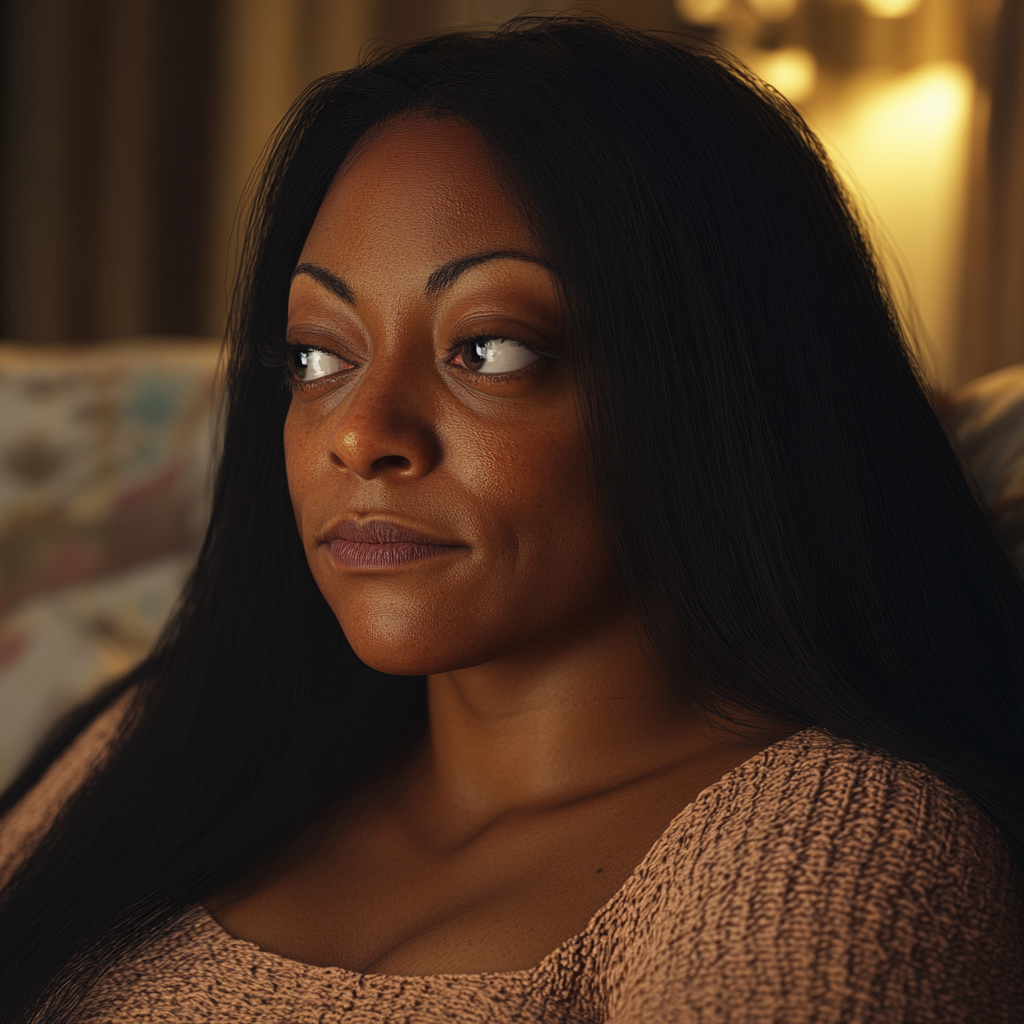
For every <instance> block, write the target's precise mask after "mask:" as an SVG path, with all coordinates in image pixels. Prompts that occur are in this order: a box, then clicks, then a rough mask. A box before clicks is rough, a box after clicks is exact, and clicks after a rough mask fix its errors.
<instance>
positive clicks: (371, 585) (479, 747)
mask: <svg viewBox="0 0 1024 1024" xmlns="http://www.w3.org/2000/svg"><path fill="white" fill-rule="evenodd" d="M494 253H498V254H504V255H499V256H496V257H493V258H490V259H487V260H481V261H478V262H475V263H467V262H463V263H460V262H459V261H465V260H466V258H467V257H478V256H482V255H484V254H494ZM510 254H520V255H518V256H514V255H510ZM298 267H299V269H298V270H297V272H296V274H295V277H294V280H293V282H292V289H291V296H290V301H289V310H288V334H287V340H288V342H289V344H291V345H295V346H299V348H297V349H295V353H294V356H293V363H294V364H295V365H297V366H299V373H300V375H303V376H305V377H306V378H307V380H306V381H304V382H297V383H296V385H295V390H294V393H293V398H292V402H291V407H290V410H289V413H288V418H287V422H286V425H285V432H284V446H285V455H286V462H287V469H288V483H289V488H290V491H291V495H292V502H293V506H294V509H295V519H296V522H297V524H298V528H299V531H300V534H301V536H302V540H303V544H304V546H305V549H306V553H307V556H308V559H309V564H310V567H311V569H312V571H313V575H314V577H315V578H316V581H317V584H318V585H319V587H320V589H321V591H322V592H323V594H324V596H325V597H326V599H327V601H328V602H329V604H330V606H331V608H332V609H333V610H334V612H335V614H336V616H337V618H338V622H339V623H340V624H341V627H342V628H343V629H344V631H345V634H346V636H347V637H348V639H349V641H350V642H351V644H352V646H353V648H354V649H355V651H356V653H357V654H358V655H359V657H360V658H362V659H363V660H364V661H365V662H366V663H368V664H369V665H371V666H373V667H374V668H376V669H379V670H381V671H383V672H388V673H394V674H399V675H410V676H411V675H416V676H422V675H426V676H427V677H428V693H429V708H430V728H429V734H428V735H427V736H426V738H425V739H424V740H423V742H422V743H421V744H420V745H418V746H417V748H416V749H415V750H413V751H411V752H410V754H409V756H408V757H407V758H406V759H405V760H404V761H403V762H402V763H401V764H400V765H398V766H397V767H396V768H395V769H393V770H392V771H390V772H389V773H388V774H387V776H386V777H382V778H380V779H378V780H376V781H375V783H374V784H373V785H372V786H370V787H369V788H368V789H366V790H365V791H364V792H362V793H361V794H360V795H359V796H358V797H357V798H354V799H351V800H348V801H347V802H345V803H344V804H342V805H341V806H338V807H335V808H334V809H332V811H331V813H330V814H328V815H326V816H324V818H323V819H322V820H321V821H320V822H318V823H317V825H316V826H315V827H314V828H312V829H310V830H309V831H308V832H307V833H306V834H305V835H303V836H302V837H300V838H299V839H298V840H296V841H295V842H294V843H293V844H292V846H291V847H290V848H289V849H288V850H287V851H286V852H285V854H284V855H282V856H279V857H277V858H275V859H274V861H273V862H272V863H270V864H268V865H265V866H264V868H263V870H262V871H261V872H259V873H258V874H256V875H254V876H252V877H251V878H250V879H248V880H247V881H246V883H245V884H244V885H242V886H240V887H238V888H237V889H234V890H233V891H232V892H231V893H224V894H221V895H220V896H219V897H218V898H217V899H216V900H213V901H211V903H210V906H211V909H212V910H213V912H214V914H215V916H216V917H217V919H218V920H219V921H220V923H221V924H222V925H223V926H224V927H225V928H226V929H227V930H228V931H229V932H231V933H232V934H233V935H235V936H237V937H239V938H243V939H247V940H249V941H252V942H254V943H256V944H257V945H259V946H260V947H262V948H263V949H266V950H270V951H273V952H276V953H279V954H281V955H283V956H286V957H289V958H291V959H294V960H300V961H305V962H308V963H313V964H319V965H336V966H341V967H346V968H349V969H351V970H356V971H361V972H372V973H390V974H434V973H477V972H486V971H509V970H520V969H525V968H529V967H532V966H534V965H535V964H537V963H538V962H539V961H540V960H541V959H543V958H544V956H546V955H547V954H548V953H550V952H551V951H552V950H554V949H555V948H556V947H557V946H558V945H560V944H561V943H562V942H564V941H565V940H566V939H567V938H569V937H571V936H572V935H574V934H575V933H577V932H579V931H580V930H582V929H583V928H584V927H585V926H586V923H587V921H588V920H589V919H590V917H591V916H592V915H593V913H594V912H595V911H596V910H597V909H598V908H599V907H600V906H601V905H603V904H604V903H605V902H606V901H607V900H608V899H609V898H610V897H611V896H612V895H613V894H614V893H615V891H616V890H617V889H618V888H619V887H620V886H621V885H622V883H623V882H624V881H625V880H626V878H627V877H628V876H629V874H630V873H631V871H632V870H633V869H634V867H635V866H636V865H637V864H638V863H639V862H640V861H641V860H642V859H643V857H644V855H645V854H646V852H647V851H648V849H649V848H650V847H651V845H652V844H653V843H654V842H655V841H656V839H657V838H658V836H659V835H660V834H661V833H662V832H663V830H664V829H665V828H666V826H667V825H668V824H669V822H670V821H671V819H672V818H673V817H674V816H675V815H676V814H678V813H679V812H680V810H682V808H683V807H685V806H686V804H688V803H689V802H690V801H692V800H693V798H694V797H695V796H696V795H697V794H698V793H699V792H700V791H701V790H702V789H704V788H705V787H707V786H708V785H710V784H711V783H713V782H715V781H716V780H717V779H719V778H720V777H721V776H722V775H723V774H724V773H725V772H727V771H729V770H730V769H731V768H733V767H735V766H736V765H738V764H740V763H742V762H743V761H745V760H747V759H748V758H749V757H751V756H752V755H753V754H755V753H756V752H757V751H758V750H760V749H762V748H763V747H765V746H766V745H768V744H769V743H771V742H774V741H775V740H777V739H779V738H781V737H782V736H784V735H786V734H788V733H789V732H792V727H785V726H783V725H779V724H778V723H775V724H770V723H766V722H760V721H759V722H758V726H759V728H758V731H757V732H756V733H755V734H752V735H749V738H748V739H746V740H743V741H740V740H738V739H737V738H736V737H735V736H734V735H730V734H727V733H726V732H725V731H724V730H718V729H716V728H715V727H709V726H702V725H700V724H699V723H698V722H697V721H696V720H695V718H694V717H693V716H692V715H691V714H690V713H689V712H688V711H687V710H686V709H685V708H683V707H682V705H680V704H679V703H678V702H677V701H675V700H673V699H672V697H671V696H670V695H669V693H668V692H667V690H666V689H665V688H664V686H663V685H662V684H661V683H660V682H659V681H658V679H657V678H656V677H655V676H654V675H653V674H652V673H651V671H650V670H649V669H648V667H647V665H646V664H645V661H644V658H643V656H642V654H641V651H640V648H639V647H638V644H637V641H636V637H635V635H634V630H633V626H632V624H631V621H630V617H629V615H628V612H627V610H626V608H625V606H624V604H623V601H622V598H621V596H620V594H619V590H618V588H617V586H616V582H615V574H614V571H613V566H612V562H611V558H610V556H609V553H608V547H607V544H606V541H605V539H604V535H603V531H602V528H601V524H600V522H599V520H598V516H597V513H596V510H595V505H594V500H593V496H592V491H591V487H590V485H589V483H588V477H587V472H586V463H585V457H584V444H583V439H582V437H581V434H580V427H579V423H578V418H577V411H576V404H575V401H574V397H573V381H572V359H571V355H570V353H569V352H568V351H567V348H566V345H565V339H564V337H563V332H562V327H561V317H560V306H559V298H558V289H557V286H556V280H555V277H554V276H553V274H552V272H551V271H550V270H548V269H547V268H546V266H545V263H544V259H543V254H542V252H541V250H540V248H539V246H538V244H537V242H536V240H535V239H534V237H533V235H532V233H531V231H530V229H529V228H528V226H527V223H526V222H525V220H524V218H523V216H522V215H521V213H520V212H519V210H518V209H517V207H516V205H515V204H514V203H513V202H512V201H511V200H510V199H509V198H508V196H507V195H506V193H505V192H504V191H503V189H502V186H501V185H500V184H499V181H498V179H497V177H496V176H495V173H494V171H493V169H492V166H491V164H490V161H489V159H488V155H487V152H486V149H485V148H484V145H483V142H482V140H481V139H480V137H479V136H478V135H477V134H476V132H475V131H474V130H473V129H472V128H470V127H469V126H467V125H464V124H462V123H461V122H458V121H455V120H451V119H448V120H437V119H428V118H426V117H422V116H408V117H404V118H402V119H400V120H398V121H394V122H391V123H390V124H389V125H388V126H386V127H385V128H384V129H383V130H382V131H381V132H380V133H377V134H376V135H374V136H373V137H372V138H371V139H370V140H369V141H368V142H367V143H366V144H364V145H362V146H360V147H359V148H358V149H357V151H356V153H354V154H353V156H352V157H350V158H349V160H348V161H346V163H345V165H344V166H343V167H342V169H341V170H340V172H339V174H338V176H337V178H336V180H335V182H334V184H333V185H332V187H331V189H330V191H329V192H328V194H327V197H326V198H325V200H324V203H323V205H322V207H321V209H320V211H319V214H318V215H317V218H316V221H315V223H314V225H313V228H312V230H311V231H310V234H309V237H308V239H307V241H306V244H305V247H304V249H303V251H302V255H301V258H300V260H299V265H298ZM479 336H488V337H490V338H494V339H511V341H508V340H506V341H501V340H496V341H491V342H489V343H486V348H485V352H484V354H487V353H490V355H491V356H493V357H494V358H493V361H492V362H490V363H485V364H482V365H479V364H478V363H477V362H475V361H474V356H476V355H479V354H480V353H479V351H478V350H477V349H475V348H473V347H472V346H466V345H462V346H461V347H460V345H459V343H460V342H465V341H466V340H467V339H471V338H474V337H479ZM512 341H517V342H520V343H521V344H520V345H519V346H517V345H515V344H512ZM481 344H484V343H481ZM523 346H532V347H533V348H534V349H536V350H539V351H541V352H543V353H544V354H537V352H534V351H530V350H529V349H528V348H525V347H523ZM311 348H312V349H316V350H318V351H316V352H311V351H310V349H311ZM622 358H623V359H628V358H630V355H629V352H628V351H625V350H624V351H623V352H622ZM303 361H304V362H305V364H306V368H303V367H302V365H301V364H302V363H303ZM510 368H511V369H510ZM487 369H498V370H501V371H504V372H501V373H486V372H480V371H482V370H487ZM353 524H354V525H353ZM402 529H404V530H405V531H407V533H406V535H404V536H403V535H402V534H401V533H400V532H396V531H401V530H402ZM410 531H411V534H410ZM339 534H345V536H339ZM410 536H411V539H410ZM427 542H430V543H427ZM382 563H383V564H382ZM295 642H296V643H301V637H296V638H295ZM388 685H391V684H388ZM747 718H748V719H749V720H751V721H754V719H753V716H747Z"/></svg>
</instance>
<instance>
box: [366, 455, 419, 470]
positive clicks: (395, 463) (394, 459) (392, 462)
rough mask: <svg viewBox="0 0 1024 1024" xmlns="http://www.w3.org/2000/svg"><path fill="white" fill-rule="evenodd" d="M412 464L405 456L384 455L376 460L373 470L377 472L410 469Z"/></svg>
mask: <svg viewBox="0 0 1024 1024" xmlns="http://www.w3.org/2000/svg"><path fill="white" fill-rule="evenodd" d="M411 465H412V463H411V462H410V461H409V460H408V459H407V458H406V457H405V456H404V455H382V456H381V457H380V458H379V459H375V460H374V463H373V468H374V469H376V470H381V469H388V468H390V469H408V468H409V467H410V466H411Z"/></svg>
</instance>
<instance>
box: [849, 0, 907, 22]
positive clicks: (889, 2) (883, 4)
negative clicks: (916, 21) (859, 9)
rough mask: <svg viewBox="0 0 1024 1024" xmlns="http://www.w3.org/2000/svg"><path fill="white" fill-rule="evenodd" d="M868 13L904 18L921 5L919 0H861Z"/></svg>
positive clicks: (881, 16)
mask: <svg viewBox="0 0 1024 1024" xmlns="http://www.w3.org/2000/svg"><path fill="white" fill-rule="evenodd" d="M861 3H862V4H863V6H864V9H865V10H866V11H867V12H868V14H872V15H874V16H875V17H876V18H905V17H906V16H907V15H908V14H913V13H914V11H916V10H917V9H918V7H920V6H921V0H861Z"/></svg>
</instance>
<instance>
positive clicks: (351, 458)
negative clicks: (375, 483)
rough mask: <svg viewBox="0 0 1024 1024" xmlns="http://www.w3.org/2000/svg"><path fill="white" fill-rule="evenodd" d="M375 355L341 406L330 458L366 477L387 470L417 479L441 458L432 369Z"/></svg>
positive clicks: (330, 447) (387, 471)
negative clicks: (407, 364)
mask: <svg viewBox="0 0 1024 1024" xmlns="http://www.w3.org/2000/svg"><path fill="white" fill-rule="evenodd" d="M424 369H425V368H417V371H413V370H412V369H411V368H410V367H408V366H406V367H402V366H400V365H389V361H388V360H386V359H383V358H382V359H380V360H376V359H375V360H374V361H373V362H372V363H371V364H370V365H369V366H367V367H366V368H364V371H363V374H362V376H361V377H360V379H359V380H358V381H356V382H355V383H354V385H353V389H352V391H351V392H350V394H349V395H348V396H347V399H346V401H345V402H344V403H343V404H342V406H341V407H340V408H339V410H338V411H339V419H338V421H337V422H336V423H335V424H334V427H333V429H332V432H331V436H330V440H329V451H328V457H329V458H330V461H331V463H332V464H333V465H334V466H336V467H337V468H339V469H344V470H347V471H348V472H351V473H354V474H355V475H356V476H358V477H361V478H362V479H364V480H371V479H374V478H375V477H380V476H382V475H386V474H394V475H396V476H398V477H400V478H407V479H415V478H417V477H421V476H425V475H426V474H427V473H429V472H430V471H431V470H432V469H433V468H434V467H435V466H436V465H437V463H438V461H439V459H440V453H441V447H440V443H439V440H438V436H437V424H436V412H435V401H434V398H433V395H432V390H433V389H432V387H431V381H430V380H429V370H427V371H426V372H423V371H424Z"/></svg>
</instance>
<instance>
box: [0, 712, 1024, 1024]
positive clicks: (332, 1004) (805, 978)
mask: <svg viewBox="0 0 1024 1024" xmlns="http://www.w3.org/2000/svg"><path fill="white" fill-rule="evenodd" d="M112 727H113V720H112V718H111V716H110V713H108V715H107V716H106V717H105V719H104V720H100V721H97V723H95V724H94V726H93V727H92V729H91V730H90V732H89V733H87V734H85V735H83V736H82V737H81V738H80V739H79V741H78V742H77V744H76V745H75V747H73V748H72V749H71V750H70V751H69V752H68V753H67V754H66V755H65V757H64V758H63V759H62V761H61V762H58V763H57V764H56V765H55V766H54V767H53V768H52V769H51V771H50V774H49V775H48V776H47V777H46V778H44V780H43V781H42V782H41V783H40V785H39V786H38V787H37V788H36V789H35V790H34V791H33V792H32V793H31V794H30V795H29V797H27V798H26V799H25V800H24V801H23V802H22V803H21V804H20V805H19V806H18V807H17V808H15V810H14V811H13V812H12V814H11V815H10V816H9V817H8V819H7V820H6V821H5V822H4V827H3V830H2V832H0V865H3V864H5V863H6V864H7V866H8V870H9V869H10V867H11V866H13V864H14V862H15V861H16V860H17V859H19V858H20V857H21V856H23V855H24V853H25V851H26V850H27V849H29V848H30V847H31V845H32V843H33V842H34V840H35V838H36V837H37V836H38V835H39V834H40V830H41V829H44V828H45V823H46V821H48V820H49V818H50V817H51V816H52V814H53V813H54V812H55V810H56V808H57V807H59V806H60V803H61V801H62V800H63V799H65V798H66V794H67V793H68V792H69V791H70V789H71V788H72V787H73V785H74V783H75V780H76V779H77V778H80V777H81V776H82V774H83V773H84V771H85V770H86V766H87V765H88V763H90V761H91V760H92V759H93V758H94V757H96V756H97V754H98V752H100V751H102V749H103V746H104V744H105V743H106V740H107V737H108V736H109V734H110V731H111V729H112ZM1014 878H1015V873H1014V869H1013V865H1012V861H1011V858H1010V855H1009V851H1008V849H1007V847H1006V844H1005V843H1004V841H1003V840H1002V838H1001V837H1000V835H999V833H998V832H997V831H996V829H995V828H994V826H993V825H992V824H991V823H990V821H989V820H988V819H987V818H986V817H985V816H984V815H983V814H982V813H981V812H980V811H979V810H978V809H977V807H976V806H975V805H974V803H973V802H972V801H971V800H969V799H968V798H967V797H966V796H964V795H963V794H961V793H960V792H959V791H957V790H955V789H953V788H951V787H950V786H948V785H946V784H945V783H944V782H942V781H941V780H940V779H938V778H937V777H936V776H935V775H934V774H933V773H931V772H930V771H928V770H927V769H925V768H923V767H921V766H919V765H915V764H910V763H908V762H905V761H900V760H898V759H896V758H893V757H891V756H890V755H888V754H886V753H883V752H880V751H877V750H873V749H869V748H864V747H861V746H858V745H856V744H854V743H850V742H848V741H845V740H839V739H836V738H834V737H833V736H831V735H829V734H828V733H826V732H823V731H821V730H817V729H805V730H803V731H802V732H799V733H796V734H795V735H793V736H790V737H788V738H787V739H784V740H782V741H781V742H779V743H776V744H773V745H772V746H770V747H768V748H766V749H765V750H763V751H761V752H760V753H759V754H757V755H755V756H754V757H752V758H750V759H749V760H748V761H746V762H744V763H743V764H742V765H740V766H739V767H738V768H735V769H733V770H732V771H730V772H729V773H728V774H726V775H725V776H723V777H722V779H720V780H719V781H718V782H717V783H715V784H714V785H712V786H710V787H708V788H707V789H705V790H704V791H703V792H702V793H701V794H700V795H699V796H698V798H697V799H696V800H695V801H694V802H693V803H692V804H690V805H689V806H688V807H686V808H685V809H684V810H683V811H682V812H681V813H680V814H679V815H678V816H677V817H676V818H675V819H674V820H673V821H672V823H671V824H670V825H669V827H668V829H667V830H666V831H665V833H664V834H663V835H662V836H661V838H660V839H659V840H658V841H657V842H656V843H655V845H654V846H653V847H652V848H651V850H650V851H649V853H648V854H647V856H646V857H645V858H644V860H643V861H642V862H641V864H640V865H639V866H638V867H637V868H636V870H635V871H634V872H633V874H632V875H631V876H630V877H629V879H628V880H627V881H626V883H625V884H624V885H623V887H622V888H621V889H620V890H619V891H618V892H617V893H616V894H615V896H613V897H612V899H611V900H610V901H609V902H608V903H607V904H606V905H605V906H604V907H602V908H601V909H600V910H598V911H597V913H596V914H595V915H594V917H593V918H592V919H591V921H590V923H589V924H588V926H587V927H586V928H585V929H584V931H582V932H581V933H580V934H579V935H577V936H575V937H573V938H571V939H569V940H568V941H566V942H565V943H563V944H562V945H561V946H560V947H559V948H558V949H557V950H555V951H554V952H553V953H551V954H550V955H549V956H547V957H545V958H544V960H543V961H541V963H540V964H538V965H537V966H536V967H534V968H532V969H531V970H526V971H513V972H508V973H493V974H482V975H431V976H428V977H399V976H393V975H382V974H381V975H371V974H356V973H353V972H351V971H347V970H344V969H342V968H325V967H314V966H310V965H307V964H301V963H296V962H294V961H291V960H286V959H284V958H283V957H280V956H277V955H274V954H271V953H266V952H263V951H262V950H260V949H259V948H258V947H256V946H254V945H252V944H251V943H248V942H243V941H240V940H238V939H234V938H232V937H231V936H230V935H228V934H227V933H226V932H224V930H223V929H222V928H221V927H220V926H219V925H218V924H217V923H216V922H215V921H213V919H212V918H210V916H209V915H208V914H206V913H205V912H204V911H203V910H202V908H200V907H196V908H194V909H193V910H192V911H191V912H190V913H189V914H187V915H186V916H185V917H184V918H183V919H182V920H181V921H180V922H178V923H177V924H176V925H175V926H174V927H173V928H170V929H168V930H166V931H165V932H164V933H162V934H161V935H160V936H159V938H158V940H157V941H155V942H153V943H151V944H150V945H149V946H147V947H146V948H145V949H144V950H143V951H141V952H140V953H139V954H138V955H137V956H136V957H135V958H134V959H133V961H132V962H131V963H130V965H128V966H127V967H125V968H123V969H121V970H119V971H117V972H116V973H114V974H111V975H109V976H108V977H107V978H106V979H105V980H104V981H103V983H102V984H101V985H100V986H99V988H98V989H97V990H96V991H94V992H93V993H92V995H91V996H90V997H89V998H88V1000H87V1002H86V1004H85V1006H84V1007H83V1008H82V1010H81V1013H80V1016H79V1018H78V1019H79V1020H80V1021H81V1022H82V1024H85V1022H88V1024H114V1022H127V1021H146V1022H148V1024H169V1022H172V1021H174V1022H199V1021H203V1022H206V1021H217V1022H225V1024H226V1022H232V1024H239V1022H257V1021H259V1022H264V1021H267V1022H269V1021H274V1022H285V1021H287V1022H289V1024H305V1022H310V1024H312V1022H318V1024H320V1022H322V1024H333V1022H341V1021H344V1022H345V1024H370V1022H374V1024H377V1022H384V1021H387V1022H391V1024H404V1022H410V1024H411V1022H416V1024H435V1022H437V1024H440V1022H449V1021H480V1022H484V1021H487V1022H495V1024H497V1022H512V1021H517V1022H541V1021H543V1022H555V1021H558V1022H563V1021H564V1022H584V1021H585V1022H608V1024H670V1022H679V1024H683V1022H686V1024H698V1022H699V1024H727V1022H728V1024H769V1022H772V1024H774V1022H778V1024H804V1022H807V1024H810V1022H815V1024H825V1022H830V1024H831V1022H835V1024H867V1022H871V1024H875V1022H877V1024H882V1022H885V1024H890V1022H892V1024H895V1022H904V1024H958V1022H965V1024H966V1022H971V1024H1004V1022H1007V1024H1008V1022H1018V1024H1019V1022H1022V1021H1024V930H1022V925H1021V915H1022V906H1021V892H1020V889H1019V887H1018V886H1017V885H1016V884H1015V882H1014Z"/></svg>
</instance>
